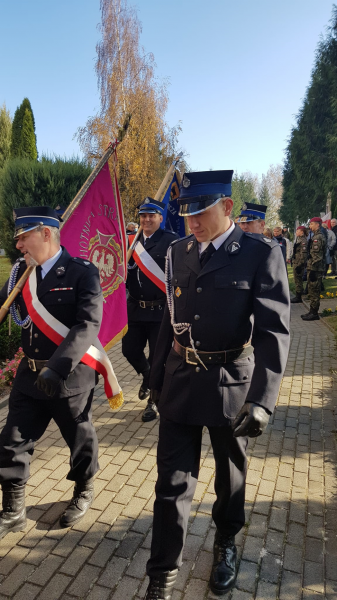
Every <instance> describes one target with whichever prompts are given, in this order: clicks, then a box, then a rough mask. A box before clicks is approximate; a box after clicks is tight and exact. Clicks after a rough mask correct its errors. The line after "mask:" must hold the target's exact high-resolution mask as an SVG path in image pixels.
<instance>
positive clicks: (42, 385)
mask: <svg viewBox="0 0 337 600" xmlns="http://www.w3.org/2000/svg"><path fill="white" fill-rule="evenodd" d="M61 381H62V377H61V375H59V374H58V373H56V371H53V369H49V367H43V369H41V371H40V373H39V374H38V377H37V380H36V387H37V389H38V390H39V391H40V392H44V393H45V394H46V395H47V396H50V398H51V397H52V396H54V395H55V393H56V391H57V389H58V387H59V385H60V383H61Z"/></svg>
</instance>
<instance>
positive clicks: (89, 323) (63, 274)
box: [0, 248, 103, 398]
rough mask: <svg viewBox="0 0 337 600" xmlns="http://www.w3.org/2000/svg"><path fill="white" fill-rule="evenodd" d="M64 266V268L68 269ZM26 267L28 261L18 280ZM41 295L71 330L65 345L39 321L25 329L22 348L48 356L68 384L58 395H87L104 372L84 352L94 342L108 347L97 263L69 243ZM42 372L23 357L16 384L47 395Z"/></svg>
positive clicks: (0, 301) (37, 395)
mask: <svg viewBox="0 0 337 600" xmlns="http://www.w3.org/2000/svg"><path fill="white" fill-rule="evenodd" d="M60 267H63V269H62V268H61V269H60ZM25 270H26V263H25V261H22V263H21V267H20V270H19V274H18V279H19V278H20V277H21V275H22V274H23V273H24V271H25ZM7 286H8V282H7V283H5V285H4V286H3V288H2V290H1V292H0V304H1V306H2V304H3V303H4V302H5V300H6V298H7ZM67 287H69V288H72V289H70V290H59V291H52V290H54V289H55V288H67ZM37 296H38V298H39V300H40V302H41V303H42V304H43V306H45V307H46V309H47V310H48V312H50V314H51V315H53V316H54V317H55V318H56V319H58V320H59V321H61V323H63V324H64V325H66V326H67V327H68V328H69V329H70V331H69V333H68V335H67V337H66V338H65V339H64V340H63V342H61V344H60V345H59V346H57V345H56V344H54V342H52V341H51V340H50V339H49V338H48V337H47V336H46V335H44V333H43V331H41V330H40V329H39V328H38V327H36V325H34V324H33V325H32V328H31V326H29V327H28V328H27V329H23V328H22V329H21V332H22V333H21V336H22V337H21V339H22V347H23V351H24V352H25V354H27V355H28V356H29V357H30V358H34V359H36V360H47V361H48V363H47V365H46V366H48V367H50V368H51V369H53V370H54V371H56V372H57V373H59V374H60V375H61V376H62V377H63V379H64V383H62V384H61V387H60V389H59V392H58V393H57V396H58V397H61V398H64V397H68V396H74V395H76V394H81V393H83V392H85V391H86V390H88V391H89V390H90V389H91V388H93V387H94V386H95V385H96V383H97V380H98V375H97V373H96V371H95V370H94V369H92V368H91V367H89V366H87V365H84V364H82V363H80V360H81V358H82V356H83V354H84V353H85V352H86V350H88V348H89V347H90V346H91V345H92V344H93V345H95V346H97V347H98V348H100V349H102V346H101V344H100V342H99V341H98V339H97V335H98V333H99V329H100V325H101V320H102V310H103V295H102V290H101V286H100V281H99V272H98V270H97V268H96V267H95V266H94V265H93V264H92V263H89V262H88V261H84V260H82V259H81V258H72V257H71V256H70V254H69V253H68V252H67V250H65V249H64V248H63V252H62V254H61V256H60V258H59V259H58V261H57V262H56V263H55V265H54V266H53V267H52V269H51V270H50V271H49V272H48V273H47V275H46V276H45V278H44V279H43V280H42V282H41V283H40V284H39V285H38V287H37ZM17 305H18V306H19V310H20V314H21V318H22V319H24V318H25V317H26V316H27V308H26V305H25V303H24V301H23V298H22V295H21V294H20V295H19V297H18V299H17ZM37 375H38V373H36V372H33V371H31V370H30V369H29V367H28V362H27V359H26V358H23V359H22V361H21V363H20V366H19V369H18V372H17V375H16V378H15V381H14V386H15V387H16V388H17V389H19V390H20V391H22V392H23V393H25V394H27V395H32V396H34V397H35V398H40V397H41V398H45V395H44V394H43V393H42V392H39V391H38V390H37V388H36V386H35V385H34V383H35V381H36V378H37Z"/></svg>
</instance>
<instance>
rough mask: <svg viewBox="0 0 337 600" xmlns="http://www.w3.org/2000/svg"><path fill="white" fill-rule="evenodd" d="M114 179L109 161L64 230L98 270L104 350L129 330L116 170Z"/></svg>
mask: <svg viewBox="0 0 337 600" xmlns="http://www.w3.org/2000/svg"><path fill="white" fill-rule="evenodd" d="M113 181H114V185H113V184H112V181H111V176H110V170H109V164H108V162H106V163H105V165H104V167H103V168H102V169H101V171H100V172H99V173H98V175H97V177H96V178H95V179H94V181H93V182H92V184H91V185H90V187H89V189H88V190H87V192H86V194H85V196H84V197H83V199H82V200H81V202H80V204H79V205H78V206H77V207H76V208H75V209H74V210H73V212H72V214H71V216H70V217H69V219H68V220H67V221H66V222H65V223H64V225H63V226H62V229H61V244H62V245H63V246H65V248H66V249H67V250H68V252H69V253H70V254H71V255H72V256H79V257H80V258H83V259H84V260H89V261H91V262H92V263H93V264H94V265H96V267H97V268H98V270H99V275H100V282H101V287H102V290H103V296H104V304H103V320H102V325H101V329H100V332H99V336H98V337H99V340H100V342H101V344H102V345H103V347H104V348H105V350H109V348H111V347H112V346H113V345H114V344H116V342H118V341H119V340H120V339H121V338H122V337H123V335H125V333H126V331H127V311H126V290H125V278H126V262H125V260H126V234H125V224H124V217H123V209H122V204H121V199H120V195H119V189H118V182H117V177H116V172H114V177H113Z"/></svg>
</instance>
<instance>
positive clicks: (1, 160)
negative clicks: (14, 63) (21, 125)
mask: <svg viewBox="0 0 337 600" xmlns="http://www.w3.org/2000/svg"><path fill="white" fill-rule="evenodd" d="M11 135H12V121H11V117H10V114H9V110H7V108H6V105H5V104H3V105H2V106H1V107H0V169H2V168H3V167H4V165H5V163H6V161H7V160H8V158H9V156H10V146H11Z"/></svg>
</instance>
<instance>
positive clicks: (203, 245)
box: [198, 221, 235, 256]
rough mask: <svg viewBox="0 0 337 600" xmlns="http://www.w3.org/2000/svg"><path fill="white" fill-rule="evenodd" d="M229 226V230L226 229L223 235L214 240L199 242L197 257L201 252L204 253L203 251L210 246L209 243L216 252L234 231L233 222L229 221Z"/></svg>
mask: <svg viewBox="0 0 337 600" xmlns="http://www.w3.org/2000/svg"><path fill="white" fill-rule="evenodd" d="M231 223H232V224H231V226H230V227H229V229H227V231H225V233H221V235H219V236H218V237H217V238H215V240H207V242H199V244H198V245H199V256H200V254H201V253H202V252H204V250H206V248H208V246H209V245H210V243H211V242H212V244H213V246H214V248H215V250H218V248H220V246H221V245H222V244H223V243H224V242H225V241H226V240H227V238H229V236H230V234H231V233H232V232H233V231H234V229H235V225H234V223H233V221H231Z"/></svg>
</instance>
